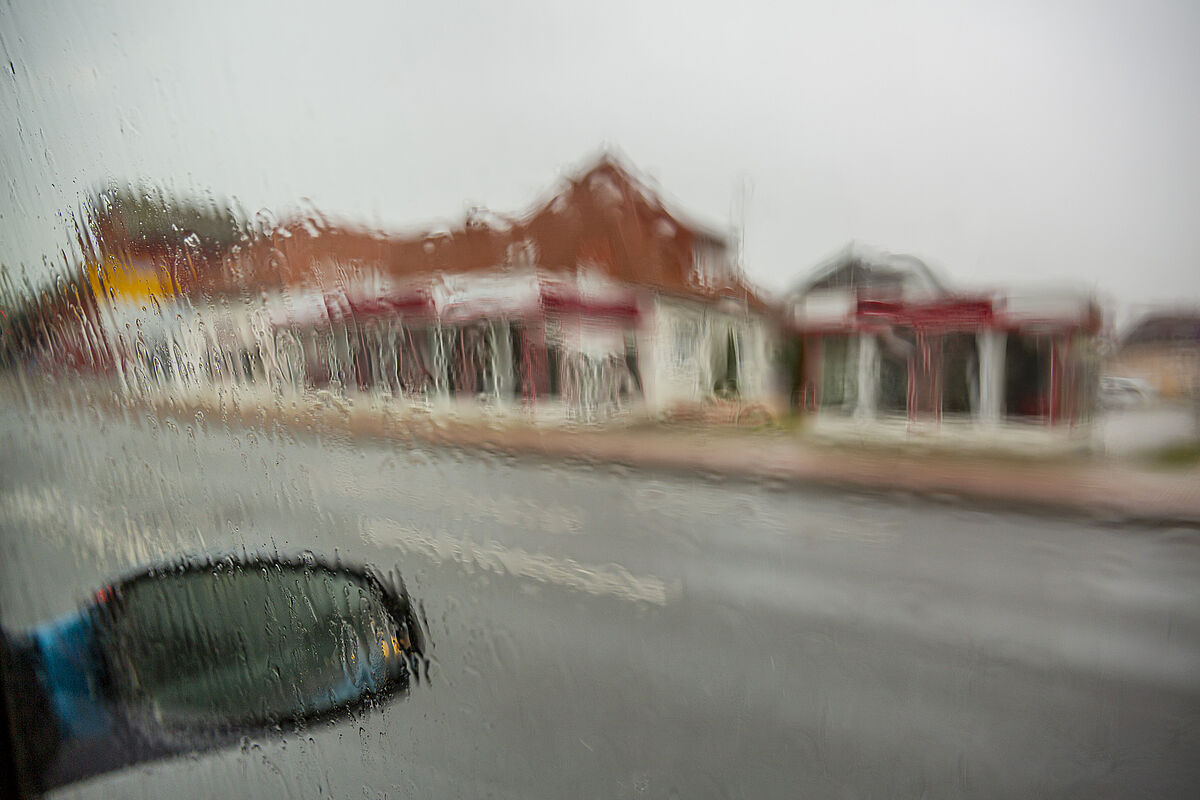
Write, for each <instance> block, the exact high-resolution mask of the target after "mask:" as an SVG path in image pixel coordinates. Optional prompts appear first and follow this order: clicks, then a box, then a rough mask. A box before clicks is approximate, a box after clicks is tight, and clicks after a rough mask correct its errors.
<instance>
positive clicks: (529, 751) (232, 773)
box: [0, 407, 1200, 798]
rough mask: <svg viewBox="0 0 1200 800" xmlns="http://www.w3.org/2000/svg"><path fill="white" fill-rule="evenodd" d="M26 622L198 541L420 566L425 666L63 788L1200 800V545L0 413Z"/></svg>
mask: <svg viewBox="0 0 1200 800" xmlns="http://www.w3.org/2000/svg"><path fill="white" fill-rule="evenodd" d="M0 525H2V531H3V535H2V538H0V555H2V558H0V608H2V609H3V623H4V625H5V626H6V627H9V628H16V627H21V626H24V625H29V624H32V623H34V622H37V621H40V620H44V619H47V618H49V617H52V616H54V615H56V614H59V613H62V612H65V611H68V610H70V609H72V608H74V607H75V606H76V605H77V603H78V602H79V601H80V600H81V599H82V598H83V597H85V596H86V595H87V594H88V593H89V592H90V591H91V590H93V589H95V588H97V587H98V586H99V585H101V584H103V583H104V582H105V581H106V580H108V579H111V578H113V577H115V576H117V575H119V574H121V573H123V572H125V571H127V570H128V569H129V568H130V567H131V566H134V565H138V564H146V563H150V562H155V561H161V560H165V559H170V558H173V557H175V556H178V555H179V554H181V553H197V552H202V551H213V552H221V551H229V550H234V551H242V550H243V549H245V550H247V551H263V550H266V551H275V550H277V551H279V552H281V553H296V552H299V551H303V550H312V551H313V552H315V553H318V554H321V555H324V556H327V557H330V558H333V557H335V556H336V557H340V558H342V559H345V560H348V561H356V562H366V563H370V564H373V565H376V566H377V567H381V568H384V569H394V570H396V571H397V572H398V573H399V574H400V575H401V576H402V577H403V579H404V581H405V582H406V584H407V586H408V589H409V592H410V594H411V595H412V596H413V597H414V598H415V599H416V600H417V601H418V602H419V603H420V604H421V606H422V608H423V611H424V615H425V619H426V624H427V628H428V630H427V635H428V639H429V641H430V643H431V646H432V649H431V652H430V655H431V658H432V664H431V670H430V673H431V675H430V680H429V681H428V682H426V683H423V684H421V685H419V686H417V687H415V689H414V690H413V691H412V692H411V694H410V695H409V696H408V697H407V698H404V699H402V700H399V701H397V702H395V703H392V704H390V705H388V706H387V707H385V708H382V709H378V710H374V711H371V712H368V713H365V714H363V715H361V716H360V717H358V718H354V719H343V720H341V721H338V722H334V723H321V724H319V725H316V726H314V727H312V728H309V729H306V730H303V731H299V732H296V731H282V732H277V733H275V734H270V735H264V736H263V737H262V738H260V739H256V740H254V741H249V740H247V741H245V742H243V746H242V747H240V748H229V749H226V750H223V751H219V752H213V753H208V754H205V755H202V756H196V757H189V758H179V759H175V760H172V761H168V762H161V763H156V764H151V765H144V766H142V767H140V768H137V769H132V770H129V771H127V772H124V773H119V774H114V775H110V776H106V777H104V778H101V779H99V780H96V781H93V782H90V783H86V784H82V785H79V786H76V787H72V788H70V789H68V790H65V791H62V792H60V793H59V795H60V796H63V797H68V796H69V797H111V796H128V797H146V798H157V797H165V796H172V797H181V796H188V797H208V796H229V797H288V798H306V797H312V798H317V797H322V798H324V797H335V798H336V797H355V798H360V797H370V798H375V797H399V796H427V797H487V796H491V797H512V798H532V797H552V798H560V797H643V796H645V797H663V796H677V797H684V798H692V797H746V798H761V797H788V798H795V797H806V798H810V797H811V798H823V797H839V798H840V797H964V796H972V797H1022V798H1024V797H1080V798H1096V797H1159V798H1163V797H1196V796H1200V758H1198V757H1197V756H1198V755H1200V531H1196V530H1186V529H1169V528H1136V527H1127V526H1126V527H1115V526H1108V527H1106V526H1103V525H1100V524H1096V523H1086V522H1082V521H1080V520H1078V519H1072V520H1067V519H1056V518H1044V517H1038V516H1030V515H1024V514H1016V513H1014V514H997V513H994V512H981V511H973V510H971V509H969V508H964V507H955V506H949V505H937V504H930V503H927V502H924V501H918V500H912V499H907V498H903V497H890V498H889V497H878V496H860V495H853V494H841V493H837V492H830V491H827V490H822V491H815V490H814V491H804V490H796V489H794V488H789V489H787V490H783V489H775V488H772V487H769V486H762V485H754V484H747V483H740V482H722V481H719V480H716V479H711V478H709V479H700V478H696V479H687V478H683V477H679V476H667V475H655V474H652V473H646V472H639V471H635V470H623V469H601V468H596V467H588V466H583V465H570V464H561V463H554V464H551V463H539V462H535V461H522V460H510V459H497V458H485V457H481V456H477V455H474V454H466V453H461V452H456V451H451V450H417V451H413V450H405V449H397V448H396V447H395V446H394V445H390V444H389V445H385V444H371V443H364V442H359V441H351V440H349V439H340V438H338V437H336V436H328V435H326V436H324V437H323V438H318V437H316V436H313V435H306V434H304V433H303V432H296V431H282V430H274V431H265V430H261V429H260V430H256V431H255V430H245V429H238V428H234V429H229V428H227V427H226V426H224V424H223V423H222V422H221V421H220V420H214V419H194V418H187V419H169V418H168V419H153V418H150V419H147V418H142V417H137V416H135V415H118V414H114V413H111V412H105V413H104V414H100V413H96V412H89V411H87V410H86V409H85V410H80V411H79V412H77V413H76V412H68V413H65V414H64V413H62V412H57V411H55V412H49V411H35V412H31V411H30V410H28V409H25V408H19V407H17V408H9V409H6V410H4V411H0Z"/></svg>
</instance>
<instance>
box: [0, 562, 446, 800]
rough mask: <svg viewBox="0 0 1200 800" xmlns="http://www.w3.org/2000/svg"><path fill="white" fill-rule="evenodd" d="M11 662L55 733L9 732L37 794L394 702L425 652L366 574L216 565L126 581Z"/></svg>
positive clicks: (401, 605) (32, 638)
mask: <svg viewBox="0 0 1200 800" xmlns="http://www.w3.org/2000/svg"><path fill="white" fill-rule="evenodd" d="M8 651H9V657H8V658H7V659H6V660H7V661H10V662H11V665H10V668H9V672H12V671H13V670H14V669H16V670H17V671H18V672H19V671H20V670H21V669H25V670H26V671H27V672H31V673H32V674H33V675H34V676H36V680H29V679H28V678H26V681H27V682H28V683H29V685H30V686H31V687H32V688H34V689H36V690H38V691H40V692H41V693H42V701H43V703H44V705H45V706H47V707H48V708H49V710H50V711H51V712H52V713H51V715H50V716H51V717H52V722H53V725H54V730H53V731H48V730H47V729H46V727H45V726H46V724H47V721H46V720H45V719H44V716H45V715H35V716H40V717H43V720H42V721H40V722H39V721H38V720H37V719H29V720H26V724H25V725H24V726H23V727H24V728H25V730H19V731H18V735H19V737H20V738H22V739H24V740H26V741H27V742H33V743H34V744H33V746H32V747H27V748H26V749H27V750H30V751H32V752H27V753H26V754H25V757H24V759H23V760H24V762H25V765H26V767H27V769H26V770H25V772H26V773H27V775H26V778H27V780H26V784H27V785H29V786H30V787H31V788H34V789H36V790H45V789H48V788H51V787H53V786H58V785H62V784H65V783H70V782H73V781H76V780H80V779H83V778H86V777H90V776H93V775H96V774H100V773H102V772H107V771H110V770H112V769H116V768H119V767H122V766H127V765H129V764H132V763H136V762H140V761H145V760H149V759H153V758H159V757H163V756H167V755H172V754H176V753H182V752H194V751H196V750H203V749H208V748H211V747H214V746H219V745H220V744H222V743H225V742H227V741H233V740H236V739H238V738H240V737H241V736H245V735H248V734H252V733H255V732H258V731H262V730H266V729H268V728H273V727H275V726H281V725H285V724H301V723H303V722H304V721H306V720H311V719H314V718H320V717H323V716H328V715H330V714H337V713H340V712H343V711H345V710H346V709H349V708H352V707H355V706H361V705H363V704H365V703H370V702H373V701H377V700H380V699H382V698H385V697H387V696H390V695H394V694H396V693H397V692H402V691H404V690H406V689H407V688H408V686H409V682H410V680H411V679H414V678H416V677H417V676H418V675H419V667H420V659H421V655H422V652H423V642H422V635H421V630H420V626H419V624H418V622H417V620H416V617H415V615H414V613H413V609H412V606H411V604H410V602H409V599H408V597H407V595H406V593H405V592H404V590H403V588H400V587H396V586H393V585H390V584H389V583H387V582H385V581H384V580H383V579H382V578H381V577H380V576H378V575H377V574H375V573H374V572H372V571H369V570H366V569H358V568H352V567H346V566H341V565H339V566H330V565H328V564H324V563H322V562H320V561H318V560H316V559H313V558H306V559H296V560H292V561H287V560H280V559H274V558H246V559H235V558H225V559H221V560H215V561H214V560H204V561H189V562H181V563H177V564H171V565H167V566H162V567H156V568H153V569H148V570H144V571H141V572H139V573H137V574H134V575H131V576H129V577H127V578H125V579H124V580H121V581H118V582H116V583H114V584H111V585H109V586H106V587H105V588H103V589H101V590H100V591H99V592H97V593H96V595H95V597H94V600H93V602H92V603H90V604H89V605H87V606H85V607H84V608H83V609H81V610H80V612H79V613H77V614H73V615H70V616H69V617H66V618H63V619H60V620H56V621H55V622H52V623H48V624H46V625H43V626H39V627H38V628H36V629H34V630H33V631H31V632H29V633H27V634H25V635H24V636H22V637H17V638H16V639H15V640H14V641H13V642H10V643H9V648H8ZM16 678H17V680H16V684H18V685H19V684H20V676H19V675H18V676H16ZM13 683H14V682H13V681H11V680H10V685H13ZM17 694H18V696H17V697H16V698H15V702H16V703H22V702H23V701H26V700H28V698H22V697H20V696H19V694H20V693H17ZM10 696H11V695H10ZM20 711H21V709H20V708H17V709H14V714H13V716H14V717H15V718H17V719H18V720H20V719H21V717H22V715H21V713H20ZM39 726H40V729H39Z"/></svg>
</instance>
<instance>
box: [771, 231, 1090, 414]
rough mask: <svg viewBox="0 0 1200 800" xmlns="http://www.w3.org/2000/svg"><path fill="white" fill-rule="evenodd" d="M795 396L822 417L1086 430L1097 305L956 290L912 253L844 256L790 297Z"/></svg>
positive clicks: (800, 406) (856, 250) (1040, 295)
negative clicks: (1032, 424) (1032, 425)
mask: <svg viewBox="0 0 1200 800" xmlns="http://www.w3.org/2000/svg"><path fill="white" fill-rule="evenodd" d="M785 314H786V316H785V328H786V329H787V330H788V331H789V332H790V336H791V338H792V344H793V347H792V352H793V354H794V358H793V361H792V363H791V365H790V368H791V376H790V377H791V381H790V384H791V401H792V405H793V407H794V408H795V409H797V410H798V411H800V412H802V413H806V414H810V415H812V417H813V418H814V421H815V422H816V423H817V424H818V425H821V424H828V426H829V427H836V426H838V425H842V426H843V427H845V426H846V423H847V422H852V423H854V424H855V425H857V426H859V427H861V426H863V425H879V426H885V425H892V426H893V427H896V426H897V425H900V426H903V427H904V428H905V429H907V430H910V431H911V430H922V431H938V430H940V429H942V428H944V427H957V428H958V429H960V430H961V429H963V428H964V427H970V428H975V429H982V430H989V429H991V430H995V429H998V428H1001V427H1003V426H1006V425H1022V426H1024V427H1029V425H1028V424H1029V423H1035V424H1038V425H1044V426H1051V427H1054V428H1056V429H1060V430H1061V429H1064V428H1076V427H1081V426H1086V424H1087V423H1088V422H1089V420H1090V418H1091V413H1092V409H1093V407H1094V404H1095V383H1096V367H1095V361H1096V353H1095V346H1094V338H1095V334H1096V333H1097V331H1098V329H1099V326H1100V316H1099V311H1098V308H1097V306H1096V304H1095V303H1094V302H1093V301H1092V300H1091V299H1090V298H1088V297H1087V296H1085V295H1075V294H1070V293H1061V292H1034V293H1028V294H1023V295H1022V294H1012V293H1003V292H974V293H968V292H958V291H952V290H950V289H948V288H947V286H946V284H945V282H944V281H943V280H941V279H939V278H938V277H937V276H936V275H935V274H934V273H933V272H932V271H931V270H929V268H928V267H927V266H926V265H925V264H923V263H922V262H920V261H919V260H917V259H914V258H912V257H910V256H895V255H892V254H888V253H882V252H879V251H873V250H869V249H866V248H861V247H858V246H851V247H849V248H847V249H846V250H844V251H842V252H841V253H839V254H838V255H836V256H835V257H833V258H832V259H830V260H829V261H828V262H826V263H825V264H822V265H821V266H819V267H818V268H817V270H816V271H815V272H814V274H813V276H812V277H811V278H809V279H808V280H806V281H805V282H803V283H802V284H801V285H800V286H798V287H797V288H796V289H795V290H794V291H793V292H792V293H791V294H790V295H789V297H788V301H787V304H786V312H785Z"/></svg>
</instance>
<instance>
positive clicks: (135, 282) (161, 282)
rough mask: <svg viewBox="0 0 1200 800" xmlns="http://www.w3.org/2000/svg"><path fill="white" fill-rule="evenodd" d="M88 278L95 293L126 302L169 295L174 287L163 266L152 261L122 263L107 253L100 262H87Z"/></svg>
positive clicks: (172, 293) (173, 292)
mask: <svg viewBox="0 0 1200 800" xmlns="http://www.w3.org/2000/svg"><path fill="white" fill-rule="evenodd" d="M87 274H88V281H89V282H90V283H91V285H92V291H93V292H95V294H96V296H97V297H105V298H108V299H109V300H121V301H125V302H144V301H147V300H151V299H154V298H158V299H162V298H166V297H172V296H174V294H175V291H176V287H175V285H174V283H173V282H172V281H171V277H170V276H169V275H168V274H167V272H166V270H164V269H158V268H156V267H154V266H153V265H151V264H124V263H122V262H121V261H120V260H119V259H117V258H116V257H114V256H109V257H108V258H106V259H105V260H104V264H103V265H100V264H97V263H96V262H94V261H93V262H90V263H89V264H88V265H87Z"/></svg>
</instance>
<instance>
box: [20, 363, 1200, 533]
mask: <svg viewBox="0 0 1200 800" xmlns="http://www.w3.org/2000/svg"><path fill="white" fill-rule="evenodd" d="M4 394H5V395H7V397H6V399H7V401H8V402H20V403H25V402H32V403H35V404H37V405H40V406H45V405H55V406H70V407H73V408H75V409H76V410H77V411H79V412H81V413H96V412H95V411H93V410H92V409H94V408H96V407H97V406H104V407H107V408H108V409H109V410H110V411H114V412H118V413H122V414H126V415H128V416H129V417H130V418H136V417H143V418H149V419H150V420H151V421H152V422H153V421H157V420H161V419H166V418H170V419H173V420H174V421H175V422H176V423H177V424H188V423H189V422H191V421H193V420H196V419H197V418H199V419H202V420H204V424H205V425H206V426H213V425H222V424H228V425H230V426H241V425H255V426H264V427H266V428H274V427H281V428H283V429H285V430H288V431H289V432H292V433H299V434H304V433H311V434H318V435H326V436H328V435H334V436H352V437H362V438H367V439H372V440H391V441H394V442H395V443H396V444H397V445H398V446H403V447H413V446H443V447H458V448H467V449H475V450H482V451H487V452H492V453H502V454H507V455H515V456H524V457H534V458H546V459H575V460H580V461H585V462H592V463H598V464H614V465H624V466H629V467H638V468H646V469H656V470H666V471H672V472H679V473H688V474H706V475H710V476H714V477H717V478H720V479H741V480H752V481H760V482H761V481H767V482H770V483H772V484H774V485H788V484H797V485H801V484H803V485H817V486H829V487H838V488H842V489H850V490H853V491H861V492H872V493H875V492H879V493H907V494H914V495H919V496H922V497H927V498H933V499H940V500H953V501H956V502H966V503H971V504H973V505H981V506H983V507H988V508H1008V509H1024V510H1036V511H1043V512H1052V513H1063V514H1071V515H1085V516H1088V517H1093V518H1097V519H1101V520H1112V521H1122V520H1137V521H1143V522H1154V523H1160V524H1165V525H1182V526H1186V527H1200V467H1195V466H1193V467H1190V468H1176V469H1166V468H1163V469H1152V468H1149V467H1146V466H1143V465H1141V464H1138V463H1136V462H1131V461H1120V460H1116V459H1107V458H1100V457H1083V456H1077V457H1066V456H1059V457H1053V458H1047V457H1031V458H1024V459H1023V458H1018V457H1014V456H1013V455H1011V454H1009V455H997V456H991V455H988V454H985V453H980V452H978V451H976V452H971V453H967V452H962V453H959V452H944V451H943V452H936V451H935V452H928V451H925V452H916V451H913V450H910V449H906V448H901V447H891V448H871V447H853V446H849V445H840V446H839V445H832V444H822V443H819V442H817V441H814V440H813V439H812V438H806V437H805V436H804V435H803V434H798V433H792V432H786V431H780V430H768V431H749V430H745V429H738V428H732V427H711V428H703V427H699V426H693V427H685V426H676V425H662V424H655V423H650V422H645V423H640V424H627V425H624V426H620V425H616V426H605V427H580V428H575V429H571V428H563V427H551V426H544V425H538V426H535V425H532V424H529V423H527V422H521V421H517V422H508V423H505V424H504V425H503V426H499V425H497V424H495V423H490V424H489V423H487V422H484V421H481V420H460V421H454V422H449V421H445V420H441V421H439V420H438V419H437V418H435V417H432V416H430V415H428V414H422V413H419V412H411V411H410V412H404V413H400V412H397V411H393V410H389V409H387V408H385V407H380V406H376V407H372V406H371V404H370V403H369V402H363V401H360V402H356V403H353V404H348V403H338V402H326V403H311V402H299V401H297V402H290V403H279V402H277V401H271V400H269V399H266V398H260V399H258V400H257V401H248V402H243V403H242V404H240V405H239V404H231V403H229V402H223V401H220V400H218V399H217V398H215V397H214V398H212V399H210V400H207V401H199V400H188V401H181V400H178V399H167V398H159V399H155V400H149V399H141V400H134V399H130V398H127V397H123V396H121V395H119V394H118V393H115V392H113V391H112V390H111V389H105V388H101V387H96V386H93V387H87V386H79V387H75V386H70V387H68V391H65V392H64V391H62V390H61V388H60V387H54V386H49V385H40V386H37V385H30V384H26V386H25V387H24V388H19V387H18V386H17V385H15V384H9V385H8V386H7V387H5V391H4ZM198 415H199V416H198Z"/></svg>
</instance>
